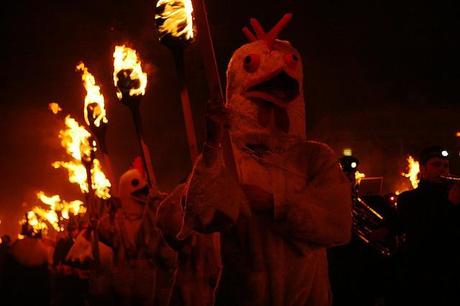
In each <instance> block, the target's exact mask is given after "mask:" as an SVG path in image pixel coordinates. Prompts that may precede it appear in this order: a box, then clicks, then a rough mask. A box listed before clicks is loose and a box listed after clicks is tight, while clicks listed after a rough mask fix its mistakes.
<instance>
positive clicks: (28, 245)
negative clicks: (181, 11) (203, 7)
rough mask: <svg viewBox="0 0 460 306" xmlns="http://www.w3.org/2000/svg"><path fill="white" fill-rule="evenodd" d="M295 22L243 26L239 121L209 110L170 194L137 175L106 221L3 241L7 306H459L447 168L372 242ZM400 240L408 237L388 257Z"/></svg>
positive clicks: (431, 176) (428, 170)
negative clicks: (314, 109) (283, 34)
mask: <svg viewBox="0 0 460 306" xmlns="http://www.w3.org/2000/svg"><path fill="white" fill-rule="evenodd" d="M289 18H290V16H285V17H283V19H282V20H281V21H280V22H279V23H278V24H277V25H276V26H275V27H274V28H273V29H272V30H271V31H269V32H265V31H264V30H263V28H262V26H261V25H260V24H259V23H258V22H257V21H256V20H252V21H251V25H252V26H253V29H254V33H253V32H251V31H250V30H249V29H247V28H245V30H244V33H245V34H246V36H247V38H248V39H249V41H250V42H249V43H248V44H245V45H243V46H242V47H241V48H239V49H238V50H236V51H235V53H234V55H233V56H232V59H231V61H230V63H229V66H228V70H227V96H226V105H225V109H224V108H220V109H219V108H218V107H217V108H212V107H210V109H209V112H208V116H207V135H206V141H205V144H204V146H203V152H202V154H201V155H200V156H199V157H198V159H197V160H196V161H195V164H194V167H193V170H192V172H191V173H190V175H189V176H188V178H187V180H186V181H185V182H184V183H181V184H179V185H178V186H176V187H175V188H174V189H173V190H172V191H171V192H170V193H163V192H161V191H159V190H158V188H157V186H155V185H150V184H149V182H148V181H147V179H146V175H145V171H144V170H145V166H146V165H143V164H142V163H140V164H139V163H135V165H134V166H133V167H132V168H131V169H129V170H128V171H126V172H125V173H124V174H123V175H122V176H121V177H120V179H119V184H118V190H117V193H116V195H117V196H113V197H112V198H111V199H110V200H109V201H106V203H105V209H104V213H103V214H102V215H100V216H97V218H96V216H94V215H87V216H86V217H83V218H78V217H74V218H71V219H70V221H69V222H68V223H67V224H66V228H65V231H64V232H63V233H61V234H60V235H59V236H58V237H57V239H56V240H55V241H49V239H47V238H46V237H42V236H41V233H40V232H36V231H34V230H33V228H31V225H30V224H28V223H27V222H26V223H25V224H24V226H23V229H22V233H21V234H22V235H23V238H22V239H18V240H16V241H14V242H13V243H11V244H10V240H9V239H8V238H7V237H4V238H2V245H1V248H0V252H1V253H0V269H1V270H0V273H1V274H0V290H1V294H0V297H1V299H2V300H1V305H39V306H40V305H53V306H54V305H56V306H60V305H123V306H125V305H126V306H127V305H145V306H147V305H149V306H151V305H161V306H189V305H190V306H198V305H200V306H212V305H218V306H223V305H229V306H249V305H250V306H269V305H270V306H297V305H299V306H300V305H302V306H307V305H308V306H322V305H331V304H334V305H379V304H380V305H458V295H459V292H460V291H459V290H458V289H459V288H458V287H459V278H458V275H459V273H458V272H460V271H459V267H458V263H457V258H458V247H457V243H456V242H457V241H458V238H459V235H460V229H459V226H460V225H459V223H458V218H459V213H460V212H459V210H460V208H459V205H458V204H459V203H460V189H459V187H458V186H457V185H456V184H447V183H446V181H445V178H443V176H445V175H447V174H448V162H447V157H446V156H444V155H443V154H442V151H441V150H440V148H438V147H431V148H427V149H426V150H424V151H422V153H421V155H420V162H421V182H420V186H419V187H418V188H417V189H415V190H413V191H408V192H405V193H403V194H401V195H400V196H399V198H398V201H397V203H398V204H397V208H395V210H394V212H393V214H392V216H391V217H389V216H390V215H391V212H390V213H388V216H387V218H385V220H386V222H383V223H382V224H381V226H377V227H374V228H372V227H370V228H368V231H367V232H366V233H365V235H363V234H362V232H358V231H357V230H358V229H359V228H358V227H360V226H367V225H366V224H362V223H359V224H358V223H356V222H354V220H356V218H357V217H358V215H357V214H356V213H355V207H356V205H357V203H358V202H359V204H360V205H361V206H362V207H365V208H366V209H367V208H372V207H371V206H372V205H374V204H372V203H377V202H378V201H374V202H372V203H371V204H369V205H368V204H366V199H364V198H361V197H360V196H359V191H358V189H357V188H356V184H355V182H354V175H353V173H352V172H353V169H355V168H356V165H357V163H356V162H355V163H356V164H355V167H351V168H353V169H348V168H347V167H345V166H344V165H345V164H344V163H343V160H341V163H339V160H338V158H337V156H336V155H335V154H334V152H333V151H332V150H331V149H330V148H329V147H328V146H327V145H325V144H323V143H320V142H315V141H308V140H307V139H306V132H305V130H306V123H305V104H304V99H303V89H302V86H301V84H302V83H303V68H302V64H301V57H300V54H299V53H298V52H297V50H295V49H294V48H293V47H292V46H291V44H290V43H289V42H287V41H282V40H278V39H277V36H278V34H279V32H280V31H281V30H282V28H283V27H284V26H285V25H286V24H287V22H288V21H289ZM225 133H228V134H229V136H230V137H229V138H230V139H231V141H230V146H229V147H228V146H225V142H224V141H223V138H224V134H225ZM228 151H231V153H232V154H231V155H232V156H233V158H234V160H233V162H234V167H233V166H232V164H231V163H230V162H229V160H228V159H227V157H226V155H225V154H224V153H228ZM139 165H140V166H139ZM341 166H342V167H341ZM345 174H347V175H345ZM347 178H348V179H347ZM449 182H451V181H449ZM369 203H370V202H369ZM380 203H382V202H381V201H380ZM382 205H383V206H385V205H384V204H382ZM372 210H374V209H372ZM377 214H378V213H377ZM365 219H366V218H363V220H364V221H365ZM358 233H361V234H359V235H358ZM389 237H403V238H401V239H399V238H398V239H397V241H398V242H397V243H396V247H394V248H391V255H390V256H386V255H382V253H379V252H378V249H379V248H380V246H381V245H382V243H379V242H383V241H385V240H386V239H388V238H389ZM350 241H351V242H350ZM376 250H377V252H376ZM328 258H329V263H328ZM330 280H331V284H332V286H331V285H330ZM382 288H383V290H382Z"/></svg>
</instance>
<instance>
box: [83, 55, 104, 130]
mask: <svg viewBox="0 0 460 306" xmlns="http://www.w3.org/2000/svg"><path fill="white" fill-rule="evenodd" d="M76 69H77V70H80V71H82V72H83V74H82V76H81V79H82V81H83V85H84V86H85V89H86V97H85V107H84V115H85V121H86V124H88V125H90V119H89V118H88V116H91V117H92V118H91V121H93V122H94V125H95V126H97V127H99V126H100V125H101V122H103V123H107V122H108V120H107V117H106V111H105V104H104V96H103V95H102V94H101V91H100V90H101V88H100V87H99V86H98V85H96V80H95V79H94V76H93V75H92V74H91V73H89V71H88V68H86V67H85V64H84V63H83V62H82V63H80V64H79V65H78V66H77V68H76ZM88 107H90V108H92V114H88Z"/></svg>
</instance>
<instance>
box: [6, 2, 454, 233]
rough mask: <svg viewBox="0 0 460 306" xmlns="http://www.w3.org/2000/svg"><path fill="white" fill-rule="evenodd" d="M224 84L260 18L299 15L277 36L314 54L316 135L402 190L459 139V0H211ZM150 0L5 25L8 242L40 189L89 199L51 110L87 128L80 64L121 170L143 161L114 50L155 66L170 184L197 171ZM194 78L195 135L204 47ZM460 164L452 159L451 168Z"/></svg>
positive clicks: (310, 87)
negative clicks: (118, 88)
mask: <svg viewBox="0 0 460 306" xmlns="http://www.w3.org/2000/svg"><path fill="white" fill-rule="evenodd" d="M207 5H208V13H209V18H210V23H211V26H212V31H213V36H214V43H215V47H216V52H217V58H218V61H219V66H220V70H221V73H222V75H224V71H225V66H226V63H227V62H228V60H229V58H230V56H231V53H232V51H233V50H235V49H236V48H237V47H238V46H240V45H241V44H242V43H244V37H243V35H242V34H241V31H240V29H241V27H242V26H243V25H246V24H247V23H248V19H249V17H257V18H259V20H260V21H261V22H262V24H264V25H265V26H266V27H267V28H268V27H270V26H272V25H273V24H274V23H275V22H276V21H277V20H278V18H280V17H281V16H282V14H283V13H284V12H288V11H291V12H294V19H293V21H292V22H291V24H290V25H289V27H288V28H287V29H286V30H285V31H284V32H283V34H282V35H281V37H282V38H283V39H288V40H290V41H291V42H292V43H293V44H294V46H296V47H297V48H298V49H299V51H300V53H301V54H303V58H304V74H305V84H304V87H305V96H306V101H307V120H308V121H307V123H308V134H309V135H310V137H311V138H316V139H320V140H323V141H326V142H327V143H329V144H330V145H331V146H332V147H333V148H335V149H336V150H337V151H338V152H339V153H340V151H341V150H342V148H343V147H345V146H351V147H352V148H353V149H354V153H355V155H357V157H358V158H360V159H361V161H362V167H361V169H362V171H363V172H365V173H367V174H368V175H376V176H377V175H378V176H380V175H384V176H385V180H386V181H385V182H386V188H387V189H388V190H392V188H394V187H395V186H396V185H399V184H400V183H401V182H400V181H402V180H400V179H397V178H398V175H399V174H398V172H399V171H400V170H401V167H402V165H403V164H404V155H405V154H407V153H415V152H417V151H418V150H420V149H421V148H422V147H423V146H424V145H427V144H431V143H434V142H437V143H444V144H446V145H449V146H450V147H451V148H452V149H456V150H458V144H457V139H455V137H454V132H455V131H456V129H460V126H459V124H458V114H459V110H460V107H459V105H458V103H457V102H458V101H459V98H460V94H459V90H458V89H459V88H460V86H459V85H460V75H459V74H460V73H459V71H460V69H459V68H460V67H459V60H458V56H459V54H460V52H459V51H460V50H459V45H458V39H459V37H460V36H459V34H460V31H459V25H460V24H459V23H460V22H459V19H458V16H459V12H458V10H457V9H456V7H455V6H454V1H432V3H431V4H430V3H428V4H422V2H421V1H412V0H406V1H393V0H390V1H388V0H387V1H384V0H355V1H338V0H335V1H332V0H314V1H307V0H272V1H267V0H256V1H247V0H245V1H242V0H232V1H224V0H219V1H210V0H208V1H207ZM153 7H154V1H146V0H142V1H120V0H115V1H114V0H111V1H108V0H99V1H94V0H93V1H89V0H80V1H62V0H61V1H30V0H28V1H26V0H22V1H21V0H18V1H11V2H10V3H9V4H8V6H4V7H3V10H2V16H1V23H2V24H1V29H2V30H1V31H2V32H1V37H2V44H1V48H2V51H3V52H2V56H1V65H2V67H3V73H2V74H1V77H0V84H2V88H1V91H0V101H1V110H0V129H1V131H2V135H3V138H2V142H1V143H2V150H1V152H0V169H1V176H0V219H2V220H3V223H2V224H0V233H1V232H3V231H9V232H13V231H14V230H16V224H17V220H18V218H19V215H20V214H21V213H23V211H24V209H23V208H21V205H22V203H23V202H27V203H28V204H29V205H31V204H33V203H34V201H35V200H34V199H35V193H36V192H37V191H38V190H44V191H46V192H48V193H59V194H62V195H63V196H64V198H66V199H75V198H77V197H79V193H78V190H77V189H76V187H74V186H72V185H70V184H69V183H67V182H66V174H65V173H64V172H63V171H61V170H54V169H52V168H51V167H50V163H51V162H52V161H54V160H58V159H63V158H64V157H65V156H64V153H63V151H62V149H61V148H60V146H59V142H58V140H57V132H58V130H59V129H60V128H61V127H62V123H61V122H60V121H59V120H57V119H56V118H54V117H53V116H52V115H51V114H50V113H49V112H48V110H47V104H48V103H49V102H51V101H58V102H59V103H60V104H61V106H62V107H63V108H64V110H65V111H66V112H68V113H71V114H72V115H73V116H74V117H76V118H78V119H80V120H82V111H81V108H82V101H83V97H84V91H83V88H82V85H81V81H80V74H79V73H76V72H75V70H74V68H75V65H76V64H77V63H78V61H80V60H83V61H84V62H85V63H86V64H87V66H88V67H89V69H90V71H91V72H92V73H93V74H94V75H95V77H96V79H97V81H98V83H99V84H101V86H102V91H103V94H104V96H105V98H106V103H107V104H108V108H109V109H108V112H109V120H110V126H109V131H108V136H107V137H108V145H109V149H110V151H111V155H112V159H113V164H114V168H115V169H114V170H115V172H116V174H117V176H118V175H120V174H121V173H122V172H123V171H124V170H125V169H126V168H127V167H128V166H129V164H130V162H131V159H132V157H134V156H135V155H136V152H137V151H136V149H137V147H136V143H135V141H134V137H133V136H134V130H133V128H132V124H131V121H130V120H131V118H130V117H129V113H128V110H127V109H125V108H124V107H123V106H121V105H119V104H117V100H116V97H115V94H114V90H113V85H112V81H111V78H112V76H111V73H112V57H111V55H112V52H113V47H114V45H115V44H117V43H121V42H129V43H130V44H131V45H132V46H133V47H135V48H136V49H137V50H138V51H139V52H140V54H141V56H142V58H143V60H144V62H145V67H146V69H147V70H148V71H149V85H148V88H147V90H148V93H147V95H146V97H145V98H144V101H143V109H142V110H143V119H144V127H145V136H146V141H147V143H148V144H149V146H150V147H151V151H152V156H153V164H154V167H155V169H156V172H157V175H158V177H159V181H160V185H161V187H162V188H163V189H165V190H168V189H170V188H172V187H173V186H174V184H176V183H177V182H178V181H179V180H181V179H182V178H183V177H184V176H185V175H186V174H187V173H188V171H189V170H190V161H189V159H188V153H187V148H186V140H185V134H184V128H183V122H182V117H181V110H180V100H179V95H178V92H177V88H176V76H175V73H174V66H173V61H172V58H171V55H170V53H169V51H168V50H167V49H166V48H165V47H163V46H162V45H160V44H159V43H158V42H157V35H156V33H155V31H154V29H153V14H154V13H153ZM187 64H188V79H189V84H190V94H191V98H192V103H193V110H194V114H195V124H196V129H197V132H198V135H199V138H200V139H201V138H202V135H203V132H204V130H203V128H204V122H203V113H204V108H205V102H206V95H207V93H206V89H207V87H206V83H205V82H204V75H203V71H202V65H201V63H200V54H199V50H198V48H197V46H191V47H190V48H189V49H188V52H187ZM454 164H455V161H454Z"/></svg>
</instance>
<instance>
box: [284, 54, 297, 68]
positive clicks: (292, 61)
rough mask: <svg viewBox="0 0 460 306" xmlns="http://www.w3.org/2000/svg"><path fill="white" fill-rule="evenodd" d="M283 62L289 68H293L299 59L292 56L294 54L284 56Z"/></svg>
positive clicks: (295, 55)
mask: <svg viewBox="0 0 460 306" xmlns="http://www.w3.org/2000/svg"><path fill="white" fill-rule="evenodd" d="M284 62H285V63H286V65H288V66H289V67H291V68H295V67H296V66H297V64H298V63H299V57H298V56H297V54H294V53H290V54H286V55H285V56H284Z"/></svg>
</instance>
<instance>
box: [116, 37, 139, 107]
mask: <svg viewBox="0 0 460 306" xmlns="http://www.w3.org/2000/svg"><path fill="white" fill-rule="evenodd" d="M113 59H114V61H113V67H114V70H113V81H114V83H115V86H116V87H117V84H118V73H119V72H120V71H123V70H125V71H128V72H129V78H130V79H131V80H139V86H138V87H137V88H131V89H130V91H129V95H130V96H139V95H144V94H145V88H146V86H147V74H146V73H145V72H143V71H142V67H141V62H140V60H139V59H138V57H137V53H136V50H133V49H131V48H129V47H126V46H125V45H122V46H116V47H115V52H114V53H113ZM117 96H118V98H119V99H121V98H122V93H121V92H120V90H119V89H118V90H117Z"/></svg>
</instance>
